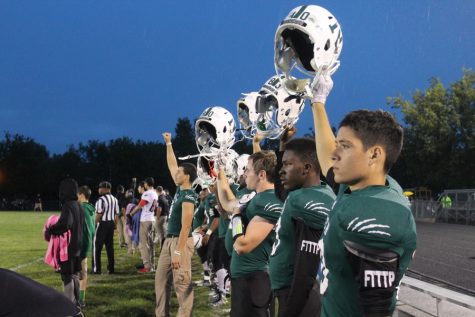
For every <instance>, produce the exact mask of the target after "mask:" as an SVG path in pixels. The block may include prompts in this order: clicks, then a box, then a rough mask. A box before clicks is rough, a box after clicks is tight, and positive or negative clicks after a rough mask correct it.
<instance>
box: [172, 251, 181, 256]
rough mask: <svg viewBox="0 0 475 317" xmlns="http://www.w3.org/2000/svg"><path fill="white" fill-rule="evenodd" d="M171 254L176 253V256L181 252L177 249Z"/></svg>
mask: <svg viewBox="0 0 475 317" xmlns="http://www.w3.org/2000/svg"><path fill="white" fill-rule="evenodd" d="M173 254H175V255H178V256H181V252H180V251H178V250H175V251H173Z"/></svg>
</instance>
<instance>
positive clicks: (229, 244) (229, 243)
mask: <svg viewBox="0 0 475 317" xmlns="http://www.w3.org/2000/svg"><path fill="white" fill-rule="evenodd" d="M252 192H253V191H252V190H250V189H247V188H246V187H244V188H243V189H240V190H238V191H237V193H236V198H237V199H240V198H241V197H243V196H244V195H249V194H250V193H252ZM230 225H231V224H230V223H228V229H227V230H226V236H225V237H224V246H225V247H226V251H228V254H229V256H231V255H232V254H233V244H234V242H233V230H232V228H231V227H230Z"/></svg>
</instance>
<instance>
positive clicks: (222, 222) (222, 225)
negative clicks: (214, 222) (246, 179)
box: [218, 184, 239, 239]
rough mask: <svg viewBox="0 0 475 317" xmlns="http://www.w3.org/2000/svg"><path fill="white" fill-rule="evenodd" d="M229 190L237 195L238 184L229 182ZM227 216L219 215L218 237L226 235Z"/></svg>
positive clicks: (221, 237)
mask: <svg viewBox="0 0 475 317" xmlns="http://www.w3.org/2000/svg"><path fill="white" fill-rule="evenodd" d="M230 187H231V191H232V192H233V194H234V196H237V192H238V189H239V185H238V184H231V186H230ZM229 221H230V220H229V217H228V216H227V214H223V215H221V216H220V218H219V227H218V237H219V238H220V239H223V238H224V237H225V236H226V232H227V230H228V227H229Z"/></svg>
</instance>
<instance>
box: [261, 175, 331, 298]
mask: <svg viewBox="0 0 475 317" xmlns="http://www.w3.org/2000/svg"><path fill="white" fill-rule="evenodd" d="M334 201H335V194H334V193H333V191H332V189H331V188H330V186H328V185H327V184H324V183H322V184H321V185H318V186H312V187H309V188H300V189H297V190H294V191H291V192H290V193H289V194H288V196H287V199H286V200H285V203H284V208H283V211H282V215H281V216H280V218H279V221H278V222H277V225H276V229H275V230H276V238H275V242H274V245H273V246H272V252H271V255H270V259H269V273H270V280H271V285H272V289H274V290H276V289H280V288H284V287H290V286H291V284H292V279H293V275H294V261H295V254H296V252H297V250H296V237H295V234H296V233H295V226H294V221H293V219H296V218H301V219H302V220H303V221H304V222H305V224H306V225H307V226H309V227H310V228H312V229H315V230H323V227H324V225H325V222H326V220H327V217H328V213H329V212H330V210H331V207H332V204H333V202H334Z"/></svg>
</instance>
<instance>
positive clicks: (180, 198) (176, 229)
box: [168, 187, 198, 236]
mask: <svg viewBox="0 0 475 317" xmlns="http://www.w3.org/2000/svg"><path fill="white" fill-rule="evenodd" d="M197 201H198V195H196V193H195V192H194V191H193V190H192V189H185V190H181V189H180V187H178V188H177V191H176V194H175V197H173V202H172V205H171V207H170V216H169V219H168V234H173V235H176V236H178V235H179V234H180V231H181V216H182V204H183V203H184V202H189V203H192V204H193V205H194V206H196V203H197Z"/></svg>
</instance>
